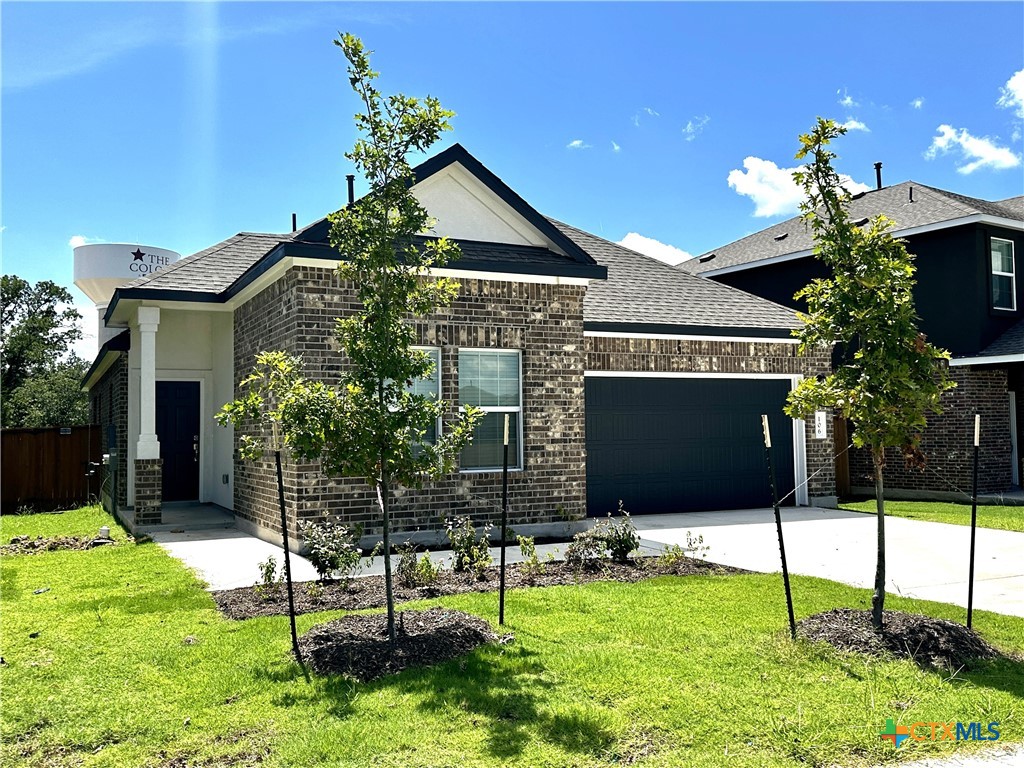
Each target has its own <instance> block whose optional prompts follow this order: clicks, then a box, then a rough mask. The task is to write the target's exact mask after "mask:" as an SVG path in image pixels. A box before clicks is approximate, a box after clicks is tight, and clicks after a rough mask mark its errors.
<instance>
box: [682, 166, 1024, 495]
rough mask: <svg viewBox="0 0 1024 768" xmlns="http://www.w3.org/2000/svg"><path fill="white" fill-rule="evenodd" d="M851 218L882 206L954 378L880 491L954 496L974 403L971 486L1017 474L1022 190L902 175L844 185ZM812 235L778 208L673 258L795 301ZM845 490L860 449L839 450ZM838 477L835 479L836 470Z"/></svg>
mask: <svg viewBox="0 0 1024 768" xmlns="http://www.w3.org/2000/svg"><path fill="white" fill-rule="evenodd" d="M849 211H850V215H851V217H852V218H853V220H854V221H862V222H864V223H866V222H867V220H868V219H870V218H873V217H874V216H877V215H879V214H882V215H884V216H886V217H888V218H889V219H892V220H893V221H894V222H895V224H894V226H893V230H892V233H893V235H895V236H897V237H901V238H904V239H905V240H906V245H907V249H908V250H909V251H910V252H911V253H913V254H915V255H916V257H917V258H916V265H917V275H916V279H917V285H916V287H915V290H914V301H915V306H916V309H917V312H918V315H919V316H920V328H921V330H922V331H923V332H924V333H925V334H926V335H927V337H928V340H929V341H930V342H932V343H933V344H935V345H937V346H939V347H940V348H944V349H947V350H949V352H950V354H951V356H952V359H951V361H950V375H951V378H952V379H953V380H954V381H955V382H956V383H957V388H956V389H954V390H952V391H951V392H949V393H947V394H946V395H945V396H944V403H945V412H944V414H943V415H941V416H932V417H930V418H929V426H928V429H927V430H926V431H925V433H924V437H923V442H922V449H923V450H924V453H925V455H926V456H927V458H928V466H927V467H925V468H924V469H923V470H921V469H914V470H911V469H907V468H906V467H905V466H904V462H903V461H902V459H901V458H900V457H899V456H897V455H896V453H895V452H893V454H892V456H890V457H889V459H888V461H887V466H886V471H885V483H886V488H887V491H889V490H891V491H892V495H893V496H894V497H896V496H904V497H915V496H920V495H924V496H928V497H939V498H942V497H949V498H958V499H962V498H963V493H964V491H966V492H968V493H969V492H970V488H971V482H972V461H973V458H972V454H973V450H972V447H971V446H972V445H973V435H974V414H975V413H980V414H981V424H982V440H981V451H980V461H979V464H980V472H979V489H980V490H981V491H984V492H1000V491H1004V490H1006V489H1008V488H1010V487H1012V486H1019V485H1020V477H1021V468H1020V459H1019V450H1018V446H1019V445H1021V437H1022V428H1024V425H1022V424H1021V423H1020V420H1019V419H1018V418H1017V414H1018V412H1020V409H1021V406H1022V405H1024V324H1022V319H1024V314H1022V312H1024V283H1022V281H1021V280H1018V279H1017V274H1016V272H1017V270H1016V257H1017V256H1018V255H1019V254H1020V253H1021V249H1022V247H1024V232H1022V230H1024V197H1014V198H1010V199H1008V200H999V201H995V202H993V201H989V200H979V199H976V198H971V197H965V196H963V195H958V194H955V193H953V192H948V191H946V190H942V189H937V188H935V187H929V186H926V185H924V184H919V183H917V182H914V181H907V182H903V183H901V184H896V185H894V186H889V187H883V186H882V185H881V179H879V185H878V188H877V189H874V190H871V191H868V192H865V193H862V194H859V195H855V196H854V197H853V199H852V200H851V202H850V208H849ZM812 248H813V238H812V234H811V232H810V230H809V228H808V227H807V226H806V225H805V224H804V223H803V222H802V221H801V219H799V218H793V219H789V220H787V221H783V222H781V223H779V224H775V225H774V226H771V227H768V228H767V229H763V230H761V231H760V232H756V233H754V234H752V235H749V236H748V237H745V238H743V239H741V240H737V241H736V242H733V243H729V244H728V245H724V246H722V247H721V248H715V249H714V250H713V251H710V252H708V253H705V254H703V255H701V256H699V257H697V258H696V259H693V260H692V261H687V262H685V263H684V265H683V268H684V269H685V270H686V271H688V272H690V273H691V274H695V275H700V276H701V277H705V278H710V279H711V280H713V281H715V282H718V283H722V284H723V285H729V286H732V287H735V288H739V289H741V290H744V291H748V292H750V293H754V294H757V295H758V296H762V297H764V298H767V299H769V300H771V301H774V302H777V303H779V304H783V305H785V306H789V307H793V308H797V309H802V308H803V307H802V306H801V303H798V302H796V301H795V300H794V298H793V294H794V293H796V291H798V290H799V289H800V288H802V287H803V286H804V285H806V284H807V283H808V282H810V281H811V280H812V279H813V278H817V277H823V276H825V274H826V271H825V267H824V266H823V265H822V264H821V262H819V261H817V260H815V259H814V258H813V255H812ZM850 474H851V481H852V484H853V490H854V491H861V490H864V491H866V490H869V489H870V486H871V485H872V482H871V481H870V480H869V478H870V477H871V475H872V470H871V463H870V458H869V457H868V456H867V455H866V452H854V453H853V454H852V455H851V458H850ZM840 484H842V482H841V480H840Z"/></svg>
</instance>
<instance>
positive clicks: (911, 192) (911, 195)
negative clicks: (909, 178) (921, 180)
mask: <svg viewBox="0 0 1024 768" xmlns="http://www.w3.org/2000/svg"><path fill="white" fill-rule="evenodd" d="M910 202H914V188H913V187H911V188H910Z"/></svg>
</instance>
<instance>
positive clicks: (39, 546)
mask: <svg viewBox="0 0 1024 768" xmlns="http://www.w3.org/2000/svg"><path fill="white" fill-rule="evenodd" d="M114 543H115V542H114V540H113V539H82V538H79V537H78V536H54V537H53V538H49V539H46V538H43V537H42V536H36V537H35V538H34V539H33V538H32V537H31V536H15V537H13V538H12V539H11V543H10V544H4V545H3V546H0V554H3V555H35V554H38V553H40V552H56V551H58V550H67V549H92V548H94V547H101V546H103V545H104V544H114Z"/></svg>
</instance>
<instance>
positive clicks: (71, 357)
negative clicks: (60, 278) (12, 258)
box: [0, 275, 89, 427]
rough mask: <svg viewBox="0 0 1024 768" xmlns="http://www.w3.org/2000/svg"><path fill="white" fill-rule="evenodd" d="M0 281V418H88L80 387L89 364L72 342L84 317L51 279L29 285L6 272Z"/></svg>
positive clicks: (34, 421)
mask: <svg viewBox="0 0 1024 768" xmlns="http://www.w3.org/2000/svg"><path fill="white" fill-rule="evenodd" d="M0 280H2V285H0V293H2V297H0V311H2V332H3V343H2V345H0V358H2V367H3V373H2V379H0V422H2V425H3V426H4V427H55V426H62V427H66V426H75V425H79V424H88V423H89V403H88V398H87V396H86V394H85V393H84V392H82V389H81V383H82V377H83V376H85V372H86V371H87V370H88V363H87V362H86V361H85V360H83V359H82V358H80V357H78V356H77V355H76V354H75V353H74V351H73V350H72V347H73V345H74V343H75V342H76V341H79V340H80V339H81V338H82V329H81V320H82V316H81V315H80V314H79V312H78V310H76V309H75V308H74V306H73V299H72V296H71V293H70V292H69V291H68V290H67V289H66V288H64V287H62V286H60V285H57V284H56V283H54V282H52V281H50V280H41V281H39V282H38V283H36V284H35V285H32V284H31V283H29V282H28V281H27V280H23V279H22V278H20V277H18V276H17V275H4V276H3V277H2V279H0Z"/></svg>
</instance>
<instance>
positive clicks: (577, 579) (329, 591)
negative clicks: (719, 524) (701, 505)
mask: <svg viewBox="0 0 1024 768" xmlns="http://www.w3.org/2000/svg"><path fill="white" fill-rule="evenodd" d="M729 573H745V571H742V570H740V569H739V568H730V567H728V566H723V565H717V564H715V563H709V562H706V561H704V560H694V559H691V558H687V557H683V558H677V559H675V560H674V561H673V562H671V563H665V562H662V561H661V560H659V558H657V557H644V558H638V559H636V560H632V561H630V562H629V563H628V564H626V565H620V564H616V563H603V564H602V565H600V566H599V567H597V568H595V569H592V570H583V571H577V570H575V569H574V568H571V567H570V566H568V565H566V564H565V563H564V562H561V561H556V562H550V563H544V571H543V573H531V572H530V570H529V569H524V568H523V564H522V563H514V564H509V565H507V566H506V567H505V587H506V588H507V589H516V588H523V587H552V586H560V585H563V584H585V583H588V582H592V581H622V582H634V581H641V580H643V579H650V578H653V577H655V576H666V575H673V576H688V575H692V574H703V575H707V574H729ZM498 577H499V569H498V567H497V566H492V567H490V568H488V569H487V570H486V572H485V573H484V577H483V578H482V579H478V578H476V576H474V575H473V574H471V573H455V572H453V571H450V570H447V569H445V570H443V571H441V573H440V574H439V575H438V579H437V581H436V582H435V583H434V584H432V585H430V586H427V587H405V586H401V585H400V584H399V583H398V582H397V580H396V582H395V602H396V603H403V602H408V601H410V600H425V599H429V598H433V597H441V596H443V595H459V594H464V593H467V592H493V591H495V590H496V589H498ZM293 590H294V592H295V612H296V613H315V612H317V611H334V610H346V611H356V610H362V609H364V608H380V607H382V606H384V605H386V604H387V602H386V600H385V591H384V577H383V576H364V577H360V578H358V579H353V580H352V581H351V582H349V583H348V584H346V583H344V582H342V581H332V582H326V583H324V584H320V583H318V582H315V581H311V582H296V583H295V584H294V585H293ZM213 599H214V600H215V601H216V603H217V607H218V608H220V610H221V611H222V612H223V613H224V614H225V615H226V616H227V617H228V618H231V619H249V618H253V617H255V616H283V615H286V614H287V613H288V595H287V592H286V590H285V588H284V586H283V585H280V586H278V587H277V588H276V589H271V590H267V589H265V588H262V587H260V588H256V587H240V588H237V589H228V590H223V591H219V592H214V593H213Z"/></svg>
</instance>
